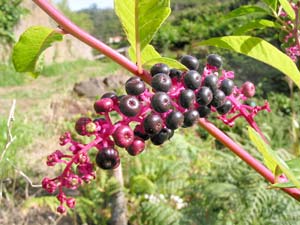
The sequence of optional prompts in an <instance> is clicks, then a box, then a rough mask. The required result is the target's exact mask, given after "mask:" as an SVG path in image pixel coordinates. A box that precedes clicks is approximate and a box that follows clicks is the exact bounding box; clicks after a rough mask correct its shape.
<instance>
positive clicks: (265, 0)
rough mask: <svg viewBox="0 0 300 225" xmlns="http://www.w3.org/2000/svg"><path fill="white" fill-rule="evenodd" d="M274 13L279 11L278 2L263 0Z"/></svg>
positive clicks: (276, 0) (275, 0)
mask: <svg viewBox="0 0 300 225" xmlns="http://www.w3.org/2000/svg"><path fill="white" fill-rule="evenodd" d="M263 2H264V3H266V4H267V5H268V6H269V7H270V8H271V9H272V10H273V11H276V10H277V5H278V0H263Z"/></svg>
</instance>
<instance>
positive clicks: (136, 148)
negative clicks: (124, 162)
mask: <svg viewBox="0 0 300 225" xmlns="http://www.w3.org/2000/svg"><path fill="white" fill-rule="evenodd" d="M144 149H145V141H144V140H142V139H141V138H136V139H134V141H133V142H132V144H131V145H130V146H129V147H127V148H126V151H127V152H128V153H129V155H132V156H135V155H138V154H140V153H141V152H142V151H144Z"/></svg>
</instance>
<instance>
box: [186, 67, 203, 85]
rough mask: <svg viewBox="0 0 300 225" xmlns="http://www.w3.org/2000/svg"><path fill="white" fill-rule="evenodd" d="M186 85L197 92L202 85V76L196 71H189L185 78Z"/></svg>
mask: <svg viewBox="0 0 300 225" xmlns="http://www.w3.org/2000/svg"><path fill="white" fill-rule="evenodd" d="M183 82H184V85H185V86H186V87H187V88H189V89H192V90H196V89H197V88H198V87H199V86H200V84H201V75H200V74H199V73H198V72H197V71H195V70H190V71H188V72H187V73H186V74H185V75H184V78H183Z"/></svg>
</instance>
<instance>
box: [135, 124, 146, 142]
mask: <svg viewBox="0 0 300 225" xmlns="http://www.w3.org/2000/svg"><path fill="white" fill-rule="evenodd" d="M133 133H134V136H135V137H139V138H141V139H143V140H145V141H146V140H148V139H149V135H148V134H146V133H145V131H144V128H143V127H142V126H141V125H140V124H139V125H136V126H135V128H134V130H133Z"/></svg>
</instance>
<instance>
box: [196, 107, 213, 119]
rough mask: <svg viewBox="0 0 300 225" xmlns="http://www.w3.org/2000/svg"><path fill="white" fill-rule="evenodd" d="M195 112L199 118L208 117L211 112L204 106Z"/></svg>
mask: <svg viewBox="0 0 300 225" xmlns="http://www.w3.org/2000/svg"><path fill="white" fill-rule="evenodd" d="M197 111H198V113H199V116H200V118H205V117H208V115H209V114H210V112H211V110H210V108H209V107H208V106H206V105H201V106H199V107H198V109H197Z"/></svg>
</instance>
